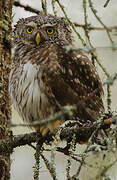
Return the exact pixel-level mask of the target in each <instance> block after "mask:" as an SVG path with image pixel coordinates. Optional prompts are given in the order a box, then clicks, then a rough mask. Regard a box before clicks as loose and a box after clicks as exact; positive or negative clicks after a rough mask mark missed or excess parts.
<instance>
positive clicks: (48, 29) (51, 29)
mask: <svg viewBox="0 0 117 180" xmlns="http://www.w3.org/2000/svg"><path fill="white" fill-rule="evenodd" d="M46 31H47V33H48V34H53V33H54V29H53V28H50V27H49V28H47V29H46Z"/></svg>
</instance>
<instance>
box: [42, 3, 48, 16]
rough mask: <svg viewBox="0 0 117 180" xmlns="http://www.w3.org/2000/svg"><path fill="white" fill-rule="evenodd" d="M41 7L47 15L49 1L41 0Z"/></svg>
mask: <svg viewBox="0 0 117 180" xmlns="http://www.w3.org/2000/svg"><path fill="white" fill-rule="evenodd" d="M41 7H42V9H43V12H44V14H45V15H47V2H46V0H41Z"/></svg>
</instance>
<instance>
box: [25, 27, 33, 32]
mask: <svg viewBox="0 0 117 180" xmlns="http://www.w3.org/2000/svg"><path fill="white" fill-rule="evenodd" d="M26 32H27V33H28V34H31V33H32V32H33V27H31V26H30V27H28V28H27V29H26Z"/></svg>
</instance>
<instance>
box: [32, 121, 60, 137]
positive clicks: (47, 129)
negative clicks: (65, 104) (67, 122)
mask: <svg viewBox="0 0 117 180" xmlns="http://www.w3.org/2000/svg"><path fill="white" fill-rule="evenodd" d="M60 125H61V121H60V120H57V121H55V122H51V123H48V124H45V125H43V126H41V127H35V130H36V131H40V132H41V134H42V136H43V137H46V136H48V134H49V133H51V134H56V132H57V131H58V129H59V127H60Z"/></svg>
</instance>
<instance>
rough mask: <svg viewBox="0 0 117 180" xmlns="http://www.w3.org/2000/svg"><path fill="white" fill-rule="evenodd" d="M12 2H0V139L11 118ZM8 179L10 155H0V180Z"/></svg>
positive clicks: (3, 137) (5, 132) (6, 134)
mask: <svg viewBox="0 0 117 180" xmlns="http://www.w3.org/2000/svg"><path fill="white" fill-rule="evenodd" d="M12 3H13V0H0V139H3V140H5V139H6V138H7V137H8V136H9V129H8V127H7V125H8V122H9V121H10V118H11V108H10V99H9V95H8V81H9V72H10V64H11V50H10V49H11V48H10V41H11V16H12ZM8 179H10V154H9V153H4V152H3V153H1V154H0V180H8Z"/></svg>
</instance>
